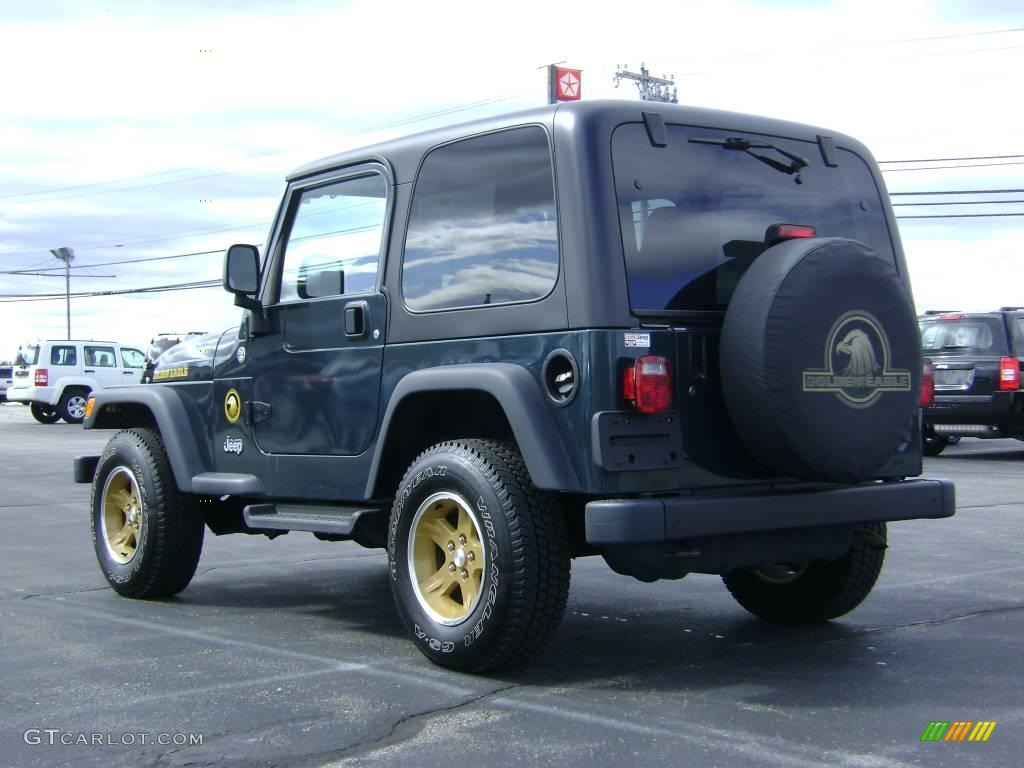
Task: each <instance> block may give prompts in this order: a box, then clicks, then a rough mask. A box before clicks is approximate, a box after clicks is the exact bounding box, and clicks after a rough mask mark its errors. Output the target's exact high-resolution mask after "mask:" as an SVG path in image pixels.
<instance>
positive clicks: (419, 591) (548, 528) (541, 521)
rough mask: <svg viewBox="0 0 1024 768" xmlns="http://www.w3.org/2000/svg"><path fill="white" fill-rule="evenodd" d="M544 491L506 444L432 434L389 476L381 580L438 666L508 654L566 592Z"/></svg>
mask: <svg viewBox="0 0 1024 768" xmlns="http://www.w3.org/2000/svg"><path fill="white" fill-rule="evenodd" d="M569 559H570V545H569V536H568V531H567V527H566V522H565V518H564V516H563V514H562V511H561V509H560V508H559V506H558V504H557V503H556V501H555V498H554V497H553V496H552V495H551V494H548V493H544V492H541V491H539V490H537V489H536V488H535V487H534V486H533V483H532V482H531V480H530V476H529V473H528V472H527V470H526V465H525V464H524V463H523V460H522V458H521V457H520V455H519V453H518V452H517V451H516V450H515V449H514V448H512V447H510V446H508V445H506V444H503V443H499V442H496V441H492V440H455V441H451V442H445V443H440V444H438V445H435V446H433V447H432V448H430V449H428V450H427V451H426V452H424V453H423V454H421V455H420V456H419V458H417V459H416V460H415V461H414V462H413V463H412V466H410V467H409V470H408V471H407V472H406V474H405V477H404V478H402V482H401V483H400V484H399V486H398V492H397V494H396V495H395V503H394V506H393V508H392V512H391V521H390V525H389V526H388V562H389V566H390V571H391V591H392V594H393V596H394V599H395V604H396V606H397V608H398V613H399V615H400V616H401V618H402V622H403V623H404V624H405V626H406V628H407V629H408V630H409V632H410V634H412V636H413V638H414V641H415V643H416V647H417V648H419V650H420V651H421V652H422V653H423V654H424V655H425V656H427V658H429V659H430V660H431V661H433V662H434V663H436V664H439V665H441V666H444V667H449V668H452V669H462V670H468V671H473V672H488V671H494V670H499V669H508V668H510V667H514V666H517V665H520V664H522V663H524V662H525V661H527V660H528V659H529V658H531V657H532V656H534V655H535V654H536V653H537V652H538V651H540V650H541V648H543V647H544V645H545V644H546V643H547V642H548V641H549V640H550V639H551V637H552V636H553V635H554V633H555V631H556V630H557V628H558V625H559V622H560V621H561V618H562V614H563V612H564V611H565V603H566V598H567V596H568V593H569Z"/></svg>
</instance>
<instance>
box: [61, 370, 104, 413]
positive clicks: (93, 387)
mask: <svg viewBox="0 0 1024 768" xmlns="http://www.w3.org/2000/svg"><path fill="white" fill-rule="evenodd" d="M68 387H74V388H75V389H87V390H89V391H90V392H96V391H97V390H98V389H99V387H98V386H97V382H96V379H90V378H89V377H88V376H61V377H60V378H58V379H57V380H56V381H54V383H53V385H52V388H53V396H52V397H51V398H50V399H51V402H50V403H49V405H52V406H54V407H56V406H57V405H59V404H60V399H61V398H62V397H64V391H65V390H66V389H67V388H68Z"/></svg>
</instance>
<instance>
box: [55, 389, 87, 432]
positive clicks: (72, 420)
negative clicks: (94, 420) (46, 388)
mask: <svg viewBox="0 0 1024 768" xmlns="http://www.w3.org/2000/svg"><path fill="white" fill-rule="evenodd" d="M88 400H89V390H87V389H67V390H65V391H64V394H62V395H61V396H60V403H59V404H58V405H57V413H58V414H59V415H60V417H61V418H62V419H64V421H66V422H67V423H68V424H81V423H82V422H83V421H84V420H85V404H86V402H88Z"/></svg>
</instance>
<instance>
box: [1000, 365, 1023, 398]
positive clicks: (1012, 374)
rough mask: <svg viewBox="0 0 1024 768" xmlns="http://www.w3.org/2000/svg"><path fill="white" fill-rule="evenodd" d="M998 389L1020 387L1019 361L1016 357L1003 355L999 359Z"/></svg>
mask: <svg viewBox="0 0 1024 768" xmlns="http://www.w3.org/2000/svg"><path fill="white" fill-rule="evenodd" d="M999 389H1000V391H1003V392H1006V391H1008V390H1014V389H1020V361H1019V360H1018V359H1017V358H1016V357H1003V358H1000V360H999Z"/></svg>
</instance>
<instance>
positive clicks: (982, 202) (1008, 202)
mask: <svg viewBox="0 0 1024 768" xmlns="http://www.w3.org/2000/svg"><path fill="white" fill-rule="evenodd" d="M1017 203H1024V200H954V201H953V202H950V203H943V202H937V203H935V202H930V203H893V205H894V206H896V205H899V206H910V205H1015V204H1017Z"/></svg>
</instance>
